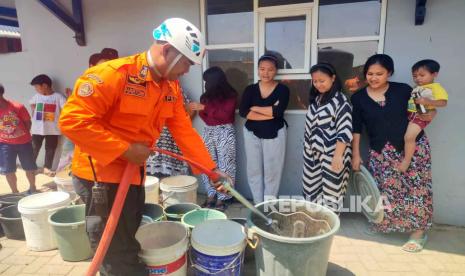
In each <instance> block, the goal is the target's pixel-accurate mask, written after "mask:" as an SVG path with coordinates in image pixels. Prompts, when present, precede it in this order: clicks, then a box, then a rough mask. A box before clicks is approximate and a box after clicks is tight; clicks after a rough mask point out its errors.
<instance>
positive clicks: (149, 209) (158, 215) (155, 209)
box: [143, 203, 165, 221]
mask: <svg viewBox="0 0 465 276" xmlns="http://www.w3.org/2000/svg"><path fill="white" fill-rule="evenodd" d="M143 215H144V216H146V217H149V218H150V219H151V220H152V221H160V220H162V219H163V217H164V215H165V214H164V210H163V207H162V206H161V205H159V204H153V203H145V204H144V212H143Z"/></svg>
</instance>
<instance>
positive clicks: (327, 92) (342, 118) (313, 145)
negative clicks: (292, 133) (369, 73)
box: [302, 63, 352, 212]
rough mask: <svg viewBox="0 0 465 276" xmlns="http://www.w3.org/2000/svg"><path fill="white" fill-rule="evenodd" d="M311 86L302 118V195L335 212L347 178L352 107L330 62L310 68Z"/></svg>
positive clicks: (344, 189) (339, 205)
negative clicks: (306, 110)
mask: <svg viewBox="0 0 465 276" xmlns="http://www.w3.org/2000/svg"><path fill="white" fill-rule="evenodd" d="M310 74H311V76H312V88H311V89H310V106H309V107H308V112H307V116H306V120H305V136H304V141H305V142H304V167H303V179H302V182H303V195H304V196H305V198H306V199H307V200H309V201H311V202H315V203H319V204H322V205H325V206H327V207H329V208H331V209H332V210H334V211H336V212H338V211H339V210H340V209H341V208H342V201H343V196H344V194H345V191H346V186H347V182H348V180H349V172H350V164H351V163H350V162H351V142H352V115H351V112H352V109H351V106H350V104H349V102H348V100H347V98H346V97H345V95H344V94H343V93H342V92H341V91H340V89H341V84H340V82H339V79H338V78H337V76H336V71H335V69H334V67H333V66H332V65H331V64H328V63H319V64H316V65H314V66H313V67H312V68H311V69H310Z"/></svg>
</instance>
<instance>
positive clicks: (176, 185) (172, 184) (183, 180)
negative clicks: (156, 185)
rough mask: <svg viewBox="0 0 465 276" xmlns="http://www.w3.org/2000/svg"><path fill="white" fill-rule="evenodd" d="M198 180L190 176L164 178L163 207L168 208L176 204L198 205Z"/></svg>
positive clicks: (161, 185)
mask: <svg viewBox="0 0 465 276" xmlns="http://www.w3.org/2000/svg"><path fill="white" fill-rule="evenodd" d="M198 186H199V185H198V183H197V178H195V177H193V176H188V175H176V176H170V177H166V178H163V179H162V180H161V181H160V190H161V195H162V201H163V206H165V208H166V207H168V206H170V205H173V204H176V203H187V202H190V203H194V204H196V203H197V187H198Z"/></svg>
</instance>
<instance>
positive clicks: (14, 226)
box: [0, 205, 24, 240]
mask: <svg viewBox="0 0 465 276" xmlns="http://www.w3.org/2000/svg"><path fill="white" fill-rule="evenodd" d="M0 223H1V224H2V228H3V231H4V233H5V236H6V237H7V238H9V239H11V240H24V229H23V223H22V222H21V214H20V213H19V212H18V206H16V205H11V206H8V207H5V208H2V209H0Z"/></svg>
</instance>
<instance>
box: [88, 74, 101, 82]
mask: <svg viewBox="0 0 465 276" xmlns="http://www.w3.org/2000/svg"><path fill="white" fill-rule="evenodd" d="M86 77H87V78H89V79H91V80H94V81H95V82H96V83H98V84H102V83H103V80H102V79H101V78H100V77H99V76H97V75H95V74H87V75H86Z"/></svg>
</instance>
